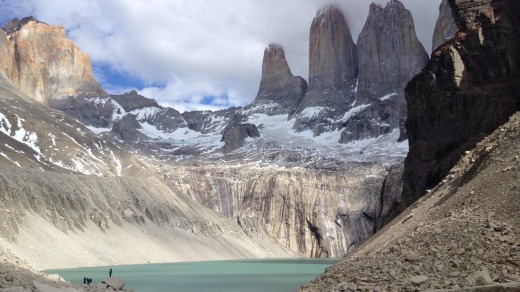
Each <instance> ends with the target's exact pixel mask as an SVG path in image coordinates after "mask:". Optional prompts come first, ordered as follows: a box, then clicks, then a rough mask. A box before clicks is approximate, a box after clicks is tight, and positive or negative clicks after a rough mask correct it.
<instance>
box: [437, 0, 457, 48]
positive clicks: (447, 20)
mask: <svg viewBox="0 0 520 292" xmlns="http://www.w3.org/2000/svg"><path fill="white" fill-rule="evenodd" d="M457 31H458V27H457V24H456V23H455V19H454V18H453V14H452V11H451V7H450V4H449V3H448V0H442V2H441V5H440V6H439V18H437V22H436V23H435V30H434V32H433V39H432V51H435V49H437V48H438V47H439V46H440V45H442V44H443V43H445V42H446V41H448V40H449V39H451V38H452V37H454V36H455V33H457Z"/></svg>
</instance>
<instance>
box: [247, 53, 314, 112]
mask: <svg viewBox="0 0 520 292" xmlns="http://www.w3.org/2000/svg"><path fill="white" fill-rule="evenodd" d="M306 90H307V82H306V81H305V80H304V79H303V78H301V77H295V76H294V75H293V74H292V73H291V69H290V68H289V64H288V63H287V60H286V59H285V51H284V49H283V47H282V46H281V45H279V44H269V46H267V48H265V51H264V59H263V62H262V79H261V81H260V88H259V89H258V94H257V96H256V98H255V100H254V102H253V106H254V107H259V106H261V107H263V110H266V111H267V113H268V114H280V113H284V114H287V113H290V112H292V111H294V110H295V109H296V107H297V106H298V104H299V103H300V101H301V99H302V97H303V95H304V94H305V91H306Z"/></svg>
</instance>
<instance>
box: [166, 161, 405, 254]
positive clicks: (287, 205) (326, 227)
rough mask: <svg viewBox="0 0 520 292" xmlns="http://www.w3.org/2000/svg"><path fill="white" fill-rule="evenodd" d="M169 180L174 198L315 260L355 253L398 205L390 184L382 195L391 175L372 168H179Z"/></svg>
mask: <svg viewBox="0 0 520 292" xmlns="http://www.w3.org/2000/svg"><path fill="white" fill-rule="evenodd" d="M165 173H166V176H167V178H168V180H169V181H170V185H171V186H172V188H173V189H174V190H176V191H178V192H180V193H184V194H186V195H189V196H190V197H191V198H193V199H194V200H196V201H197V202H200V203H202V204H204V205H206V206H208V207H210V208H212V209H214V210H216V211H218V212H219V213H221V214H224V215H225V216H226V217H228V218H230V219H233V220H236V221H237V222H239V224H240V225H241V226H242V228H243V229H244V230H245V231H246V232H250V233H264V234H266V235H269V236H270V237H272V238H275V239H276V240H277V241H278V242H280V243H281V244H282V245H283V246H285V247H287V248H289V249H291V250H293V251H296V252H298V253H300V254H303V255H306V256H312V257H320V256H329V257H339V256H343V255H345V254H346V253H347V252H349V251H352V250H353V249H354V248H355V247H357V246H359V245H360V244H361V243H362V242H363V241H364V240H366V239H367V238H368V237H369V236H371V235H372V234H373V233H374V232H375V230H376V227H377V224H378V222H380V220H379V219H380V218H382V217H386V215H387V214H388V210H387V209H388V208H387V207H383V205H382V203H384V204H386V202H388V204H392V202H393V201H395V197H391V196H390V195H389V193H390V192H392V189H393V188H395V187H396V186H395V185H391V184H392V182H390V181H388V182H387V185H388V187H387V190H388V192H387V193H385V192H383V184H384V181H385V178H384V176H385V175H386V174H387V171H386V170H385V169H383V168H382V167H381V166H378V165H370V164H366V165H363V164H352V165H350V166H348V167H346V168H345V169H344V170H341V171H327V170H316V169H307V168H301V167H293V168H290V167H275V166H251V165H249V166H248V165H231V164H228V165H226V166H222V165H194V166H190V165H180V164H177V165H176V166H175V168H173V167H170V168H169V169H168V170H167V171H165ZM385 196H389V197H388V198H387V199H383V198H384V197H385ZM383 210H384V211H383ZM382 212H384V214H383V213H382Z"/></svg>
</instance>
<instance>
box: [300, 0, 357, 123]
mask: <svg viewBox="0 0 520 292" xmlns="http://www.w3.org/2000/svg"><path fill="white" fill-rule="evenodd" d="M357 72H358V65H357V48H356V44H355V43H354V41H353V40H352V35H351V34H350V29H349V27H348V24H347V21H346V20H345V16H344V15H343V12H342V11H341V9H340V8H339V7H336V6H328V7H326V8H323V9H321V10H319V11H318V13H317V14H316V17H315V18H314V20H313V21H312V25H311V29H310V42H309V87H308V89H307V93H306V94H305V96H304V97H303V100H302V102H301V103H300V105H299V107H298V109H297V110H296V115H295V117H296V121H295V124H294V128H295V129H296V130H298V131H301V130H304V129H308V128H314V127H315V126H316V125H317V124H319V123H326V120H327V119H328V118H337V117H338V116H340V115H343V113H344V112H345V111H346V109H347V106H348V105H350V104H351V103H352V102H353V101H354V99H355V96H354V87H355V85H356V77H357ZM313 108H314V109H317V108H318V109H320V114H319V115H312V114H309V113H310V112H314V110H312V109H313Z"/></svg>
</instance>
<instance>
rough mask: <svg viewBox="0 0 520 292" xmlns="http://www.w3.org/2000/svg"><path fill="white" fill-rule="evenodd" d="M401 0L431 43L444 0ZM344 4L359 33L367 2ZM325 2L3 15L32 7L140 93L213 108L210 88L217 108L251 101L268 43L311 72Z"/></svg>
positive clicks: (86, 3)
mask: <svg viewBox="0 0 520 292" xmlns="http://www.w3.org/2000/svg"><path fill="white" fill-rule="evenodd" d="M4 1H6V0H4ZM4 1H2V3H3V2H4ZM378 2H381V1H378ZM402 2H403V3H404V4H405V6H407V7H408V8H409V9H410V10H411V11H412V13H413V14H414V19H415V22H416V28H417V29H418V34H419V37H420V38H421V41H423V44H424V46H425V48H427V49H429V48H430V47H431V34H432V32H433V25H434V23H435V20H436V18H437V14H438V6H439V3H440V0H435V1H426V0H403V1H402ZM339 3H340V4H339V5H340V6H341V7H342V8H343V9H344V11H345V14H346V17H347V19H348V20H349V24H350V26H351V30H352V34H353V37H354V40H355V41H356V40H357V35H358V34H359V32H360V31H361V29H362V26H363V25H364V23H365V20H366V16H367V14H368V7H369V2H368V1H359V0H344V1H340V2H339ZM324 4H326V2H324V1H322V0H287V1H278V0H263V1H255V0H240V1H236V0H219V1H204V0H176V1H170V0H154V1H147V0H132V1H127V0H75V1H70V0H46V1H39V0H7V3H6V4H4V7H3V11H2V12H0V17H1V20H2V21H3V22H5V21H7V20H8V18H13V17H24V16H27V15H30V14H32V15H33V16H35V17H36V18H38V19H39V20H41V21H44V22H47V23H50V24H63V25H64V26H65V28H66V29H67V32H68V35H69V37H70V38H71V39H73V40H74V41H75V43H76V44H77V45H78V46H79V47H80V48H81V49H82V50H83V51H85V52H87V53H88V54H90V56H91V59H92V60H93V61H94V62H96V63H98V64H104V65H107V66H109V67H110V68H111V70H112V71H113V72H122V73H123V74H128V75H130V76H132V78H134V79H138V80H140V81H141V83H142V86H143V87H144V88H142V90H141V91H140V92H141V93H142V94H144V95H146V96H148V97H151V98H155V99H157V100H158V101H159V102H160V103H161V104H163V105H167V104H168V105H174V106H175V107H176V108H177V109H179V110H181V107H182V108H184V109H201V108H208V105H200V102H201V101H202V100H203V97H204V96H208V95H212V96H216V97H225V100H224V101H223V100H221V99H219V102H220V103H219V104H214V105H213V106H212V107H213V108H219V107H228V106H234V105H246V104H248V103H250V102H251V101H252V100H253V99H254V97H255V95H256V92H257V90H258V85H259V83H260V75H261V64H262V56H263V50H264V48H265V47H266V46H267V45H268V44H269V43H270V42H276V43H280V44H282V45H283V46H284V48H285V51H286V57H287V59H288V62H289V65H290V66H291V70H292V72H293V74H295V75H299V76H302V77H304V78H305V79H307V75H308V39H309V28H310V24H311V22H312V19H313V17H314V16H315V13H316V11H317V10H318V9H319V8H320V7H321V6H323V5H324ZM97 75H98V78H100V79H102V80H101V81H102V83H103V84H105V87H107V88H109V89H110V88H111V89H115V90H116V91H119V90H121V89H122V88H121V86H115V85H109V84H108V82H109V80H110V77H107V76H99V74H97ZM103 79H104V80H103ZM124 88H126V86H123V89H124ZM117 89H119V90H117Z"/></svg>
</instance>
